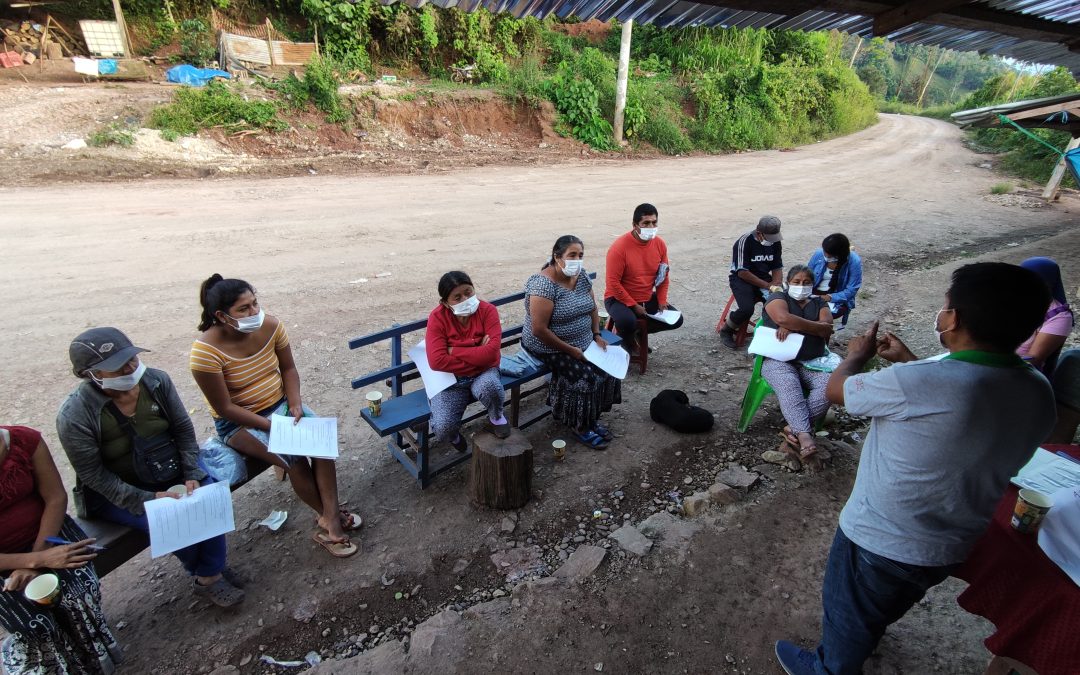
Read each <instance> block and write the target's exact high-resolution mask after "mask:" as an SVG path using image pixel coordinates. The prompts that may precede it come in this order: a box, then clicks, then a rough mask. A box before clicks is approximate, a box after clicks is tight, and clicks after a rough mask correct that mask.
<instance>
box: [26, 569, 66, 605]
mask: <svg viewBox="0 0 1080 675" xmlns="http://www.w3.org/2000/svg"><path fill="white" fill-rule="evenodd" d="M23 595H25V596H26V599H27V600H29V601H31V602H36V603H37V604H39V605H44V606H46V607H47V606H49V605H52V604H54V603H55V602H56V599H57V598H59V597H60V577H58V576H56V575H55V574H42V575H40V576H38V577H36V578H34V580H33V581H31V582H30V583H28V584H27V585H26V590H24V591H23Z"/></svg>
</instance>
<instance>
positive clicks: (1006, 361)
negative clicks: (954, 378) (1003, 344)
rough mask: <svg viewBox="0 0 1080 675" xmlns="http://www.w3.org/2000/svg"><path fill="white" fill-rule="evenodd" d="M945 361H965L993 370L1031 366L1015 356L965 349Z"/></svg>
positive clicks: (954, 353)
mask: <svg viewBox="0 0 1080 675" xmlns="http://www.w3.org/2000/svg"><path fill="white" fill-rule="evenodd" d="M945 358H946V359H953V360H956V361H966V362H968V363H975V364H978V365H980V366H991V367H994V368H1030V367H1031V366H1030V365H1029V364H1028V363H1027V362H1026V361H1024V359H1022V358H1020V357H1019V356H1017V355H1016V354H1002V353H1000V352H984V351H981V350H978V349H966V350H964V351H961V352H952V353H950V354H949V355H948V356H946V357H945Z"/></svg>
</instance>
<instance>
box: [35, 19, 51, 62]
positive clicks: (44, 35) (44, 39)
mask: <svg viewBox="0 0 1080 675" xmlns="http://www.w3.org/2000/svg"><path fill="white" fill-rule="evenodd" d="M50 23H52V17H51V16H46V17H45V30H43V31H41V45H40V46H39V47H38V72H41V71H42V70H45V51H46V50H47V49H48V47H47V45H48V44H49V24H50Z"/></svg>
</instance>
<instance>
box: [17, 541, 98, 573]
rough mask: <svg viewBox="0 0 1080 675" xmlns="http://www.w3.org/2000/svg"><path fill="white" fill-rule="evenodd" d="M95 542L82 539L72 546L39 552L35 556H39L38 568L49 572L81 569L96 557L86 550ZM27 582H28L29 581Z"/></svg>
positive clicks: (66, 545)
mask: <svg viewBox="0 0 1080 675" xmlns="http://www.w3.org/2000/svg"><path fill="white" fill-rule="evenodd" d="M95 541H97V540H96V539H94V538H93V537H91V538H89V539H83V540H82V541H76V542H74V543H72V544H63V545H62V546H53V547H52V548H47V549H45V550H44V551H40V552H39V553H38V554H37V555H39V556H41V558H40V562H39V563H38V567H44V568H48V569H51V570H63V569H69V570H70V569H75V568H76V567H82V566H83V565H85V564H86V563H88V562H90V561H91V560H93V559H94V558H96V557H97V553H94V552H93V551H91V550H90V549H88V548H86V547H87V546H89V545H90V544H93V543H94V542H95ZM35 576H36V575H35ZM27 581H29V579H28V580H27Z"/></svg>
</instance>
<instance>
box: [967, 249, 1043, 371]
mask: <svg viewBox="0 0 1080 675" xmlns="http://www.w3.org/2000/svg"><path fill="white" fill-rule="evenodd" d="M948 297H949V307H948V308H949V309H954V310H956V318H957V321H958V322H959V324H960V326H962V327H963V328H964V329H966V330H967V332H968V334H969V335H971V339H972V340H974V341H975V342H976V343H978V344H982V345H987V346H989V347H993V348H994V349H995V350H997V351H1000V352H1014V351H1016V348H1017V347H1019V346H1020V343H1022V342H1023V341H1024V340H1026V339H1028V338H1029V337H1031V335H1032V333H1034V332H1035V329H1037V328H1038V327H1039V326H1040V325H1042V322H1043V319H1044V317H1045V316H1046V309H1047V308H1048V307H1049V306H1050V290H1049V289H1048V288H1047V287H1046V283H1045V282H1044V281H1043V280H1042V278H1040V277H1039V275H1038V274H1035V273H1034V272H1032V271H1031V270H1027V269H1024V268H1023V267H1020V266H1019V265H1010V264H1008V263H1002V262H984V263H974V264H972V265H964V266H963V267H961V268H959V269H957V270H956V271H955V272H953V275H952V285H950V286H949V292H948ZM1003 312H1005V313H1007V316H1006V315H1005V314H1003Z"/></svg>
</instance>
